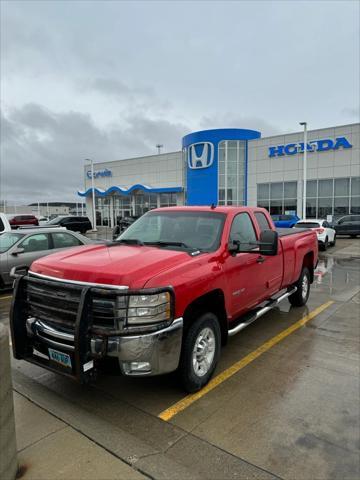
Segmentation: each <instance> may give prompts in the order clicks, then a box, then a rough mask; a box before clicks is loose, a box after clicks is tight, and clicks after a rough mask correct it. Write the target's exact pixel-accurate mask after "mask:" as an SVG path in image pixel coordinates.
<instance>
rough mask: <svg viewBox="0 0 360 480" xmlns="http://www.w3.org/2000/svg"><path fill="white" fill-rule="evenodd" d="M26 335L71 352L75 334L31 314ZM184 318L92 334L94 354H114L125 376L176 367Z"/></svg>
mask: <svg viewBox="0 0 360 480" xmlns="http://www.w3.org/2000/svg"><path fill="white" fill-rule="evenodd" d="M26 329H27V333H28V335H29V336H33V337H36V338H37V340H39V341H41V343H43V344H46V345H48V346H49V347H51V348H54V349H59V350H61V351H64V352H69V353H73V352H74V335H71V334H69V333H65V332H62V331H60V330H57V329H54V328H53V327H51V326H49V325H47V324H46V323H45V322H43V321H40V320H36V319H33V318H30V319H28V320H27V321H26ZM182 331H183V319H182V318H177V319H175V320H174V321H173V322H172V324H171V325H170V326H169V327H167V328H164V329H162V330H159V331H157V332H152V333H147V334H142V335H133V336H114V337H107V338H106V339H104V338H101V337H97V336H93V337H92V338H91V340H90V345H91V353H92V355H93V356H94V358H101V357H115V358H117V359H118V360H119V365H120V368H121V371H122V373H123V374H124V375H128V376H153V375H161V374H164V373H169V372H172V371H174V370H176V369H177V367H178V365H179V360H180V352H181V344H182Z"/></svg>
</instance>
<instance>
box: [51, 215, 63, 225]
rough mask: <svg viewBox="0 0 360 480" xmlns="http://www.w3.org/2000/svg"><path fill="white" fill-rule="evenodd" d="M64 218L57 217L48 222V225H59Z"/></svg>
mask: <svg viewBox="0 0 360 480" xmlns="http://www.w3.org/2000/svg"><path fill="white" fill-rule="evenodd" d="M63 218H64V217H55V218H53V219H52V220H50V222H47V223H48V225H58V224H59V223H60V221H61V220H62V219H63Z"/></svg>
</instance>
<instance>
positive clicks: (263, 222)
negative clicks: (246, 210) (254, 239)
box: [255, 212, 271, 232]
mask: <svg viewBox="0 0 360 480" xmlns="http://www.w3.org/2000/svg"><path fill="white" fill-rule="evenodd" d="M255 218H256V220H257V222H258V224H259V227H260V230H261V231H262V232H263V231H264V230H271V227H270V225H269V222H268V219H267V218H266V217H265V215H264V214H263V213H262V212H255Z"/></svg>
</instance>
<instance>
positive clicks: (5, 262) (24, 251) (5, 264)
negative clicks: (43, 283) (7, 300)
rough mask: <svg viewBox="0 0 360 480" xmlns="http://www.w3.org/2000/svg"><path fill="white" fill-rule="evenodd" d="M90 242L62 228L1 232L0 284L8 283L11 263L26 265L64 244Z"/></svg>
mask: <svg viewBox="0 0 360 480" xmlns="http://www.w3.org/2000/svg"><path fill="white" fill-rule="evenodd" d="M89 243H92V242H91V240H90V239H88V238H86V237H83V236H82V235H80V234H79V233H75V232H68V231H67V230H64V229H63V228H48V229H46V228H41V229H39V228H34V229H30V228H29V229H26V230H21V229H19V230H16V231H11V232H5V233H3V234H2V235H0V288H4V287H6V286H9V285H11V283H12V282H13V281H14V279H13V278H11V277H10V270H11V269H12V267H17V266H21V267H29V266H30V265H31V263H32V262H33V261H34V260H36V259H38V258H40V257H43V256H45V255H49V254H50V253H54V252H57V251H58V250H62V249H64V248H69V247H76V246H79V245H87V244H89Z"/></svg>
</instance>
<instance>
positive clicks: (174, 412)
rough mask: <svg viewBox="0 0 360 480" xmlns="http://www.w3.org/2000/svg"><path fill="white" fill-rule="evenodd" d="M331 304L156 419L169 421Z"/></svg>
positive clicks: (268, 342) (263, 346)
mask: <svg viewBox="0 0 360 480" xmlns="http://www.w3.org/2000/svg"><path fill="white" fill-rule="evenodd" d="M333 303H334V302H333V301H329V302H326V303H324V304H323V305H320V307H318V308H316V309H315V310H313V311H312V312H310V313H309V314H308V315H306V316H304V317H303V318H302V319H301V320H299V321H298V322H296V323H294V324H293V325H291V326H290V327H289V328H286V329H285V330H283V331H282V332H280V333H279V334H278V335H276V336H275V337H273V338H271V339H270V340H268V341H267V342H265V343H263V344H262V345H261V346H260V347H259V348H257V349H256V350H254V351H253V352H251V353H249V354H248V355H246V357H244V358H242V359H241V360H239V361H238V362H236V363H234V365H232V366H231V367H229V368H227V369H226V370H224V371H223V372H221V373H219V375H217V376H216V377H215V378H213V379H212V380H211V381H210V382H209V383H208V384H207V385H206V386H205V387H204V388H203V389H201V390H200V391H199V392H196V393H193V394H190V395H187V396H186V397H184V398H183V399H182V400H180V401H179V402H177V403H175V404H174V405H173V406H171V407H169V408H167V409H166V410H164V411H163V412H161V413H160V414H159V415H158V417H159V418H161V419H162V420H165V421H169V420H170V419H171V418H173V417H174V416H175V415H177V414H178V413H180V412H182V411H183V410H185V408H187V407H189V406H190V405H191V404H193V403H194V402H196V401H197V400H199V399H200V398H201V397H203V396H204V395H206V394H207V393H209V392H211V390H214V388H216V387H218V386H219V385H220V384H221V383H223V382H224V381H225V380H227V379H228V378H230V377H232V376H233V375H234V374H235V373H237V372H238V371H239V370H241V369H242V368H244V367H246V366H247V365H249V363H251V362H253V361H254V360H256V359H257V358H258V357H260V355H262V354H263V353H265V352H266V351H268V350H270V348H272V347H273V346H274V345H276V344H277V343H279V342H281V341H282V340H284V338H286V337H288V336H289V335H291V334H292V333H293V332H295V331H296V330H298V329H299V328H301V327H303V326H304V325H305V324H306V323H307V322H309V321H310V320H312V319H313V318H315V317H316V316H317V315H319V314H320V313H321V312H323V311H324V310H326V309H327V308H328V307H330V305H332V304H333Z"/></svg>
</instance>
